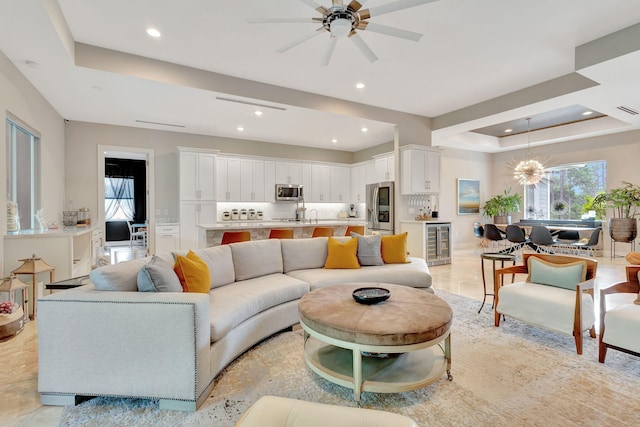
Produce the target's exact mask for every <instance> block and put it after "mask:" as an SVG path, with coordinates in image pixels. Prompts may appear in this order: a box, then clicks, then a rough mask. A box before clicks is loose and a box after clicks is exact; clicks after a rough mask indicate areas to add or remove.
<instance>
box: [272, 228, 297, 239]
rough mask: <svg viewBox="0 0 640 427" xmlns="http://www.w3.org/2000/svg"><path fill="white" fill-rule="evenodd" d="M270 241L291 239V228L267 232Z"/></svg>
mask: <svg viewBox="0 0 640 427" xmlns="http://www.w3.org/2000/svg"><path fill="white" fill-rule="evenodd" d="M269 238H270V239H293V228H274V229H272V230H271V231H270V232H269Z"/></svg>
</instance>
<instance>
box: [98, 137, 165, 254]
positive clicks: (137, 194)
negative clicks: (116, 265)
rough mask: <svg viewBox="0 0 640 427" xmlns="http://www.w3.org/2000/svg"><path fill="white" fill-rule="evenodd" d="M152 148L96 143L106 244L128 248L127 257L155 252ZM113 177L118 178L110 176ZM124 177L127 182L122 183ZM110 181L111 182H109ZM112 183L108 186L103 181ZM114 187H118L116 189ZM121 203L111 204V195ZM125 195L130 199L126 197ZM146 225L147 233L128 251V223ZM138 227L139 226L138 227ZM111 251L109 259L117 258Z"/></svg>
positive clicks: (99, 195)
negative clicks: (142, 239)
mask: <svg viewBox="0 0 640 427" xmlns="http://www.w3.org/2000/svg"><path fill="white" fill-rule="evenodd" d="M153 158H154V152H153V150H151V149H143V148H130V147H117V146H102V145H100V146H98V218H99V221H100V224H102V225H103V233H104V236H105V241H106V245H107V246H111V247H116V248H118V249H121V252H123V254H124V252H127V253H128V255H127V254H125V255H126V256H128V257H130V258H136V257H142V256H145V255H146V254H149V253H154V248H155V238H154V237H155V236H154V233H153V232H152V231H153V230H154V219H153V215H152V214H153V212H155V198H154V182H155V181H154V162H153ZM112 178H117V179H113V180H112ZM123 180H124V181H128V184H126V185H125V186H123V184H122V183H123ZM109 181H113V182H109ZM107 183H109V184H110V185H111V184H113V185H115V187H109V186H107V185H106V184H107ZM113 190H118V191H116V192H115V193H114V192H113ZM114 196H115V197H119V198H120V199H121V203H116V204H111V203H110V202H112V200H108V199H112V198H113V197H114ZM125 199H131V200H130V201H126V200H125ZM134 224H135V225H137V227H140V225H142V224H144V225H146V236H145V239H144V241H143V242H140V243H139V245H144V248H142V246H137V247H136V248H133V249H135V250H133V251H129V250H128V249H129V245H130V234H129V233H130V229H129V225H134ZM138 231H139V230H138ZM110 252H111V262H114V261H115V259H116V258H118V257H116V256H115V255H116V254H114V253H113V250H111V251H110ZM120 258H122V257H120Z"/></svg>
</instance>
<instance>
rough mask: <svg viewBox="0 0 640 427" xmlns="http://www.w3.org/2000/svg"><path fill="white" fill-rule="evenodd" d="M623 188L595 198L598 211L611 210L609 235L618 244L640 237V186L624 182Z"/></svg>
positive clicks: (594, 204)
mask: <svg viewBox="0 0 640 427" xmlns="http://www.w3.org/2000/svg"><path fill="white" fill-rule="evenodd" d="M622 184H623V185H622V186H621V187H617V188H612V189H611V190H609V191H607V192H604V193H600V194H598V195H596V197H594V198H593V203H592V205H593V206H594V207H595V208H596V212H597V209H602V210H606V209H611V211H612V212H613V216H612V217H610V218H609V235H610V236H611V238H612V239H613V240H615V241H616V242H633V241H634V240H635V238H636V236H637V235H638V223H637V220H636V216H637V215H638V208H640V186H638V185H635V184H632V183H630V182H627V181H622Z"/></svg>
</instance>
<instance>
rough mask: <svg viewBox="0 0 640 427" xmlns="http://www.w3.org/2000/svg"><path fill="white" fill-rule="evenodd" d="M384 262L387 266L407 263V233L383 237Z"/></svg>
mask: <svg viewBox="0 0 640 427" xmlns="http://www.w3.org/2000/svg"><path fill="white" fill-rule="evenodd" d="M381 247H382V249H381V252H382V260H383V261H384V262H385V264H402V263H405V262H407V233H406V232H405V233H402V234H394V235H392V236H382V238H381Z"/></svg>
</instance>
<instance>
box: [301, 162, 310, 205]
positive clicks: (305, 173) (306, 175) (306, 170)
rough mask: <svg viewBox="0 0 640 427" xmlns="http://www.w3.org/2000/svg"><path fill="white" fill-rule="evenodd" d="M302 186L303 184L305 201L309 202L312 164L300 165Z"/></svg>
mask: <svg viewBox="0 0 640 427" xmlns="http://www.w3.org/2000/svg"><path fill="white" fill-rule="evenodd" d="M300 184H302V194H303V195H304V198H305V200H307V201H308V200H309V197H310V195H311V188H312V180H311V164H309V163H302V164H301V165H300Z"/></svg>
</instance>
